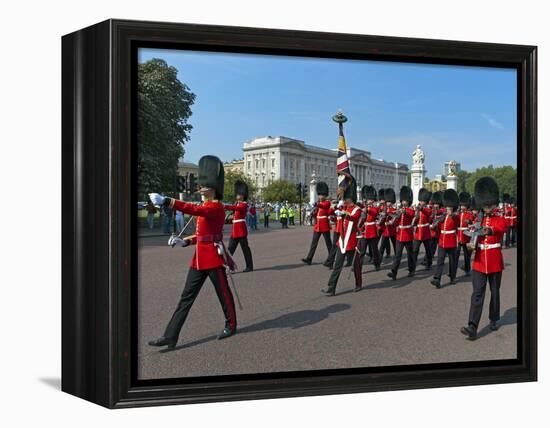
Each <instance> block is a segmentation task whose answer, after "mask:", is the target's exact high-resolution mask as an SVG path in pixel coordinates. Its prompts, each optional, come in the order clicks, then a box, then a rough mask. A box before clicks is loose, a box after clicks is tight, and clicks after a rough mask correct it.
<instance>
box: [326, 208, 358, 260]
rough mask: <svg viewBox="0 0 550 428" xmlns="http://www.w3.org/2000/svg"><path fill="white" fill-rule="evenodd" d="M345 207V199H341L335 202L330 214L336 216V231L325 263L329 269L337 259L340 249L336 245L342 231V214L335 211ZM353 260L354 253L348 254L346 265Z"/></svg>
mask: <svg viewBox="0 0 550 428" xmlns="http://www.w3.org/2000/svg"><path fill="white" fill-rule="evenodd" d="M343 207H344V201H339V202H337V203H334V204H333V205H332V206H331V208H330V211H329V216H332V217H333V218H334V223H335V225H334V232H333V233H332V247H331V249H330V253H329V256H328V258H327V260H326V261H325V262H324V263H323V265H325V266H326V267H328V268H329V269H332V268H333V266H334V260H335V259H336V252H337V251H338V246H337V245H336V244H337V243H338V240H339V239H340V233H341V232H342V216H339V215H335V213H336V212H337V211H338V212H340V211H341V210H342V208H343ZM352 261H353V254H351V255H349V254H348V255H346V266H351V263H352Z"/></svg>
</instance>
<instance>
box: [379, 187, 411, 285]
mask: <svg viewBox="0 0 550 428" xmlns="http://www.w3.org/2000/svg"><path fill="white" fill-rule="evenodd" d="M399 199H400V200H401V207H400V208H399V210H397V212H396V213H395V217H394V218H393V219H391V221H390V222H389V223H390V225H396V226H397V235H396V245H395V257H394V260H393V265H392V268H391V271H390V272H388V277H390V278H391V279H393V280H395V279H396V278H397V271H398V269H399V265H400V263H401V257H402V256H403V249H406V250H407V265H408V269H409V275H408V276H414V272H415V270H416V265H415V260H414V252H413V224H412V223H413V219H414V210H413V209H412V208H410V204H412V200H413V193H412V189H411V188H410V187H409V186H403V187H401V190H400V192H399ZM386 224H387V223H386Z"/></svg>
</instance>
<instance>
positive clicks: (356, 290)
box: [353, 285, 363, 293]
mask: <svg viewBox="0 0 550 428" xmlns="http://www.w3.org/2000/svg"><path fill="white" fill-rule="evenodd" d="M362 289H363V287H362V286H361V285H356V286H355V288H354V289H353V291H355V292H356V293H357V292H358V291H361V290H362Z"/></svg>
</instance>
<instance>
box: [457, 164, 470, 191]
mask: <svg viewBox="0 0 550 428" xmlns="http://www.w3.org/2000/svg"><path fill="white" fill-rule="evenodd" d="M456 176H457V178H458V180H457V191H458V192H459V193H460V192H467V191H468V190H466V189H467V186H466V183H467V181H468V177H469V176H470V173H469V172H468V171H464V170H460V171H458V172H457V173H456Z"/></svg>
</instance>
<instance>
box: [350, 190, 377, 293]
mask: <svg viewBox="0 0 550 428" xmlns="http://www.w3.org/2000/svg"><path fill="white" fill-rule="evenodd" d="M361 195H362V197H363V202H364V204H365V207H364V208H363V210H362V211H363V212H362V215H361V219H362V228H361V227H360V228H359V231H360V232H361V233H360V237H359V241H358V245H357V254H356V255H355V258H354V266H353V269H354V272H355V278H356V281H355V288H356V290H360V289H361V286H362V275H361V271H362V267H363V259H364V258H365V253H366V252H367V248H368V249H369V250H370V253H371V254H372V260H373V262H374V268H375V269H376V270H380V264H381V257H380V253H379V251H378V230H377V226H376V219H377V218H378V213H379V211H378V208H376V207H375V206H374V202H375V201H376V199H377V192H376V189H375V188H374V187H372V186H363V188H362V189H361ZM361 229H362V230H361Z"/></svg>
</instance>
